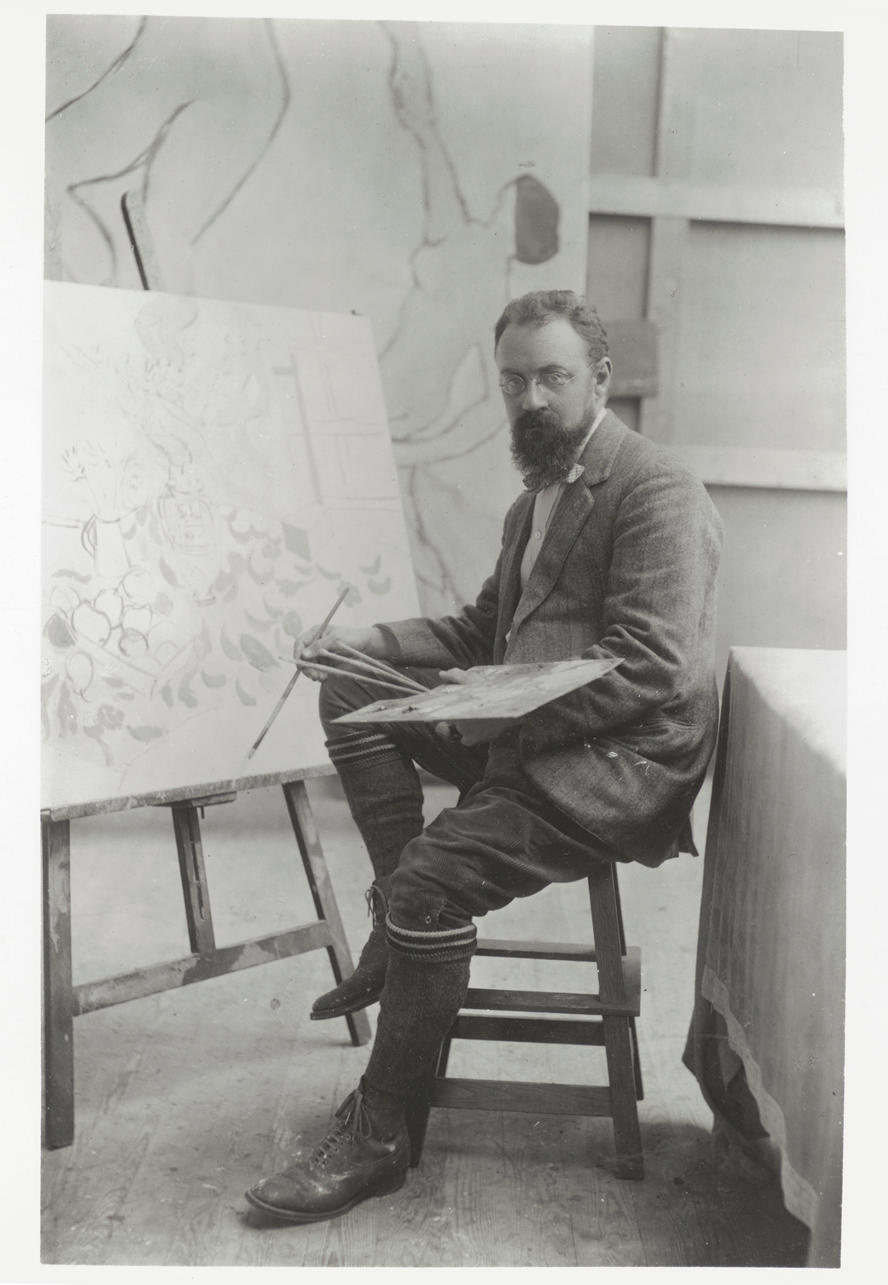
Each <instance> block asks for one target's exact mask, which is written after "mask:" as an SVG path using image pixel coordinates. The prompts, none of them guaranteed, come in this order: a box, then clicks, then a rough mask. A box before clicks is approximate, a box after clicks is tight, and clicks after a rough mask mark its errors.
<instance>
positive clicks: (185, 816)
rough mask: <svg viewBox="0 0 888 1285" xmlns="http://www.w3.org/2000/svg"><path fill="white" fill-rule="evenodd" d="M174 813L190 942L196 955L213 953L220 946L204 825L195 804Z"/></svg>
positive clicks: (179, 807)
mask: <svg viewBox="0 0 888 1285" xmlns="http://www.w3.org/2000/svg"><path fill="white" fill-rule="evenodd" d="M170 810H171V812H172V814H173V830H174V832H175V835H176V851H177V852H178V854H179V873H180V875H181V876H182V893H183V896H184V898H185V918H186V920H187V922H188V941H189V943H190V945H191V949H192V950H193V951H194V953H195V954H196V955H200V954H202V953H203V952H204V951H209V950H213V949H214V948H215V945H216V939H215V935H214V933H213V916H212V914H211V912H210V890H209V888H208V887H207V872H206V869H205V867H204V854H203V844H202V842H201V838H200V822H199V820H198V816H197V808H196V807H195V805H194V804H193V803H174V804H173V805H172V807H171V809H170Z"/></svg>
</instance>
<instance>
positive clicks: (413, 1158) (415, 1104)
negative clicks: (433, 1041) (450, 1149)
mask: <svg viewBox="0 0 888 1285" xmlns="http://www.w3.org/2000/svg"><path fill="white" fill-rule="evenodd" d="M449 1054H450V1036H449V1035H448V1036H447V1038H446V1039H445V1041H444V1043H443V1044H442V1045H441V1047H440V1049H439V1050H438V1059H437V1061H436V1063H435V1069H434V1071H433V1073H432V1074H431V1075H430V1076H429V1078H428V1080H427V1081H426V1083H425V1085H424V1086H423V1087H422V1088H421V1089H420V1090H419V1092H418V1093H417V1094H416V1096H415V1097H414V1098H412V1099H411V1100H410V1101H409V1102H408V1103H407V1105H406V1107H405V1108H404V1118H405V1121H406V1124H407V1133H408V1136H409V1138H410V1168H411V1169H415V1168H416V1166H417V1165H418V1164H419V1162H420V1160H421V1159H422V1149H423V1147H424V1145H425V1136H426V1130H427V1129H428V1127H429V1116H430V1115H431V1111H432V1090H433V1088H434V1084H435V1080H441V1079H443V1078H444V1076H445V1074H446V1072H447V1058H448V1056H449Z"/></svg>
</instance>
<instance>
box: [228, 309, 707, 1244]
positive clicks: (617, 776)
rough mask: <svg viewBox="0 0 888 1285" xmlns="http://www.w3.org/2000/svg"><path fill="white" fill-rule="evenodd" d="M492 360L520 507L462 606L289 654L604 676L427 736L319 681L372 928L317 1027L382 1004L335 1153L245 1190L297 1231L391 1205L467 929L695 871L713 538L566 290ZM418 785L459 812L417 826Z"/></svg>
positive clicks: (501, 331) (413, 667) (701, 493)
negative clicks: (372, 714) (667, 867)
mask: <svg viewBox="0 0 888 1285" xmlns="http://www.w3.org/2000/svg"><path fill="white" fill-rule="evenodd" d="M494 351H495V356H496V362H497V366H498V367H499V370H500V387H501V389H502V393H503V398H504V401H505V406H506V412H507V415H508V418H509V424H510V426H511V433H512V456H513V459H514V460H515V463H516V464H517V466H518V468H519V470H520V471H521V473H522V475H523V478H524V483H525V488H526V490H525V492H524V494H523V495H521V496H520V497H519V498H518V499H517V500H516V501H515V503H514V504H513V505H512V507H511V508H510V510H509V512H508V514H507V515H506V519H505V525H504V531H503V542H502V549H501V552H500V555H499V559H498V561H497V563H496V567H495V569H494V572H493V574H492V575H491V576H490V578H489V579H488V580H487V581H486V582H485V584H484V585H483V587H482V589H481V591H480V593H479V595H478V598H477V600H476V602H475V603H474V604H473V605H469V606H466V607H465V608H464V609H463V610H462V611H461V612H459V613H458V614H457V615H453V616H446V617H443V618H441V619H437V620H434V619H425V618H417V619H411V620H402V621H399V622H396V623H391V624H380V625H373V626H371V627H369V628H367V629H365V630H361V629H346V628H339V629H336V628H334V629H331V630H329V631H328V632H327V633H326V634H324V635H323V636H322V637H321V638H319V639H317V640H316V641H315V642H314V643H313V644H309V645H305V646H300V644H298V643H297V654H298V656H299V657H300V658H301V659H302V660H303V661H311V660H312V659H313V658H314V659H317V653H318V651H319V650H320V649H322V648H323V649H325V650H329V651H334V652H335V651H336V650H337V645H338V643H340V642H341V643H344V644H347V645H348V646H351V647H357V648H358V649H359V650H361V651H363V652H365V653H366V654H367V655H369V656H373V657H377V658H379V659H383V660H386V661H388V662H389V663H390V664H393V665H396V666H398V667H400V668H403V669H404V671H405V672H406V673H408V674H409V675H411V676H412V677H413V678H416V679H418V680H419V681H420V682H421V683H423V684H424V685H425V686H427V687H433V686H435V685H436V684H439V683H441V682H446V681H450V682H456V681H460V679H461V677H463V671H464V670H466V669H468V668H469V667H470V666H473V665H491V664H521V663H527V662H534V661H555V660H566V659H569V658H574V657H584V658H590V659H594V658H597V659H606V660H616V661H619V664H618V665H617V666H616V667H615V668H613V669H611V670H610V671H609V672H608V673H607V674H606V675H605V676H604V677H601V678H599V679H598V680H596V681H595V682H594V683H591V684H589V685H588V686H586V687H583V688H580V689H578V690H576V691H574V692H572V693H570V694H569V695H567V696H562V697H559V698H558V699H556V700H553V701H550V702H549V703H548V704H546V705H543V706H541V707H540V708H538V709H536V710H534V711H532V712H531V713H530V714H527V715H525V716H524V717H522V718H521V719H519V720H496V721H492V720H491V721H475V720H473V721H471V722H465V723H457V724H439V725H437V726H436V727H431V726H429V725H422V724H403V723H401V724H386V725H381V724H342V723H337V722H336V721H335V720H336V719H337V718H338V717H339V716H340V715H342V714H345V713H348V712H350V711H353V710H355V709H358V708H360V707H361V706H364V705H368V704H370V703H372V702H373V701H375V700H376V699H377V695H376V693H375V690H374V688H373V687H371V686H367V685H364V684H363V683H362V682H361V680H360V679H357V678H354V677H351V676H345V675H343V676H341V677H339V676H336V677H329V676H328V677H326V678H325V679H324V681H323V686H322V688H321V697H320V714H321V718H322V721H323V724H324V728H325V730H326V733H327V747H328V750H329V754H330V758H331V760H332V761H333V763H334V764H335V766H336V768H337V771H338V773H339V777H340V780H341V782H342V786H343V790H344V793H345V797H346V799H347V801H348V804H349V807H350V810H351V813H352V816H353V817H354V820H355V822H356V824H357V826H358V829H359V830H360V833H361V835H362V837H363V839H364V842H365V844H366V847H367V851H368V853H369V856H370V861H371V863H372V866H373V873H374V879H373V883H372V886H371V888H370V891H369V893H368V902H369V904H370V905H371V908H372V911H373V929H372V932H371V934H370V939H369V941H368V942H367V944H366V946H365V947H364V949H363V951H362V953H361V955H360V958H359V961H358V965H357V967H356V969H355V972H354V974H353V975H352V976H351V977H350V978H347V979H346V980H345V981H343V982H342V983H341V984H340V985H339V986H337V987H336V988H335V989H334V990H332V991H330V992H328V993H327V994H326V995H323V996H321V997H320V998H319V999H318V1000H316V1001H315V1004H314V1007H313V1009H312V1014H311V1016H312V1017H313V1018H314V1019H317V1020H320V1019H325V1018H330V1017H336V1016H341V1015H343V1014H345V1013H348V1012H354V1011H356V1010H357V1009H360V1008H364V1007H366V1006H367V1005H369V1004H372V1003H374V1002H376V1001H377V1000H379V1002H380V1013H379V1021H378V1025H377V1031H376V1038H375V1041H374V1045H373V1050H372V1052H371V1055H370V1060H369V1063H368V1065H367V1068H366V1070H365V1072H364V1075H363V1076H362V1078H361V1081H360V1083H359V1085H358V1087H357V1088H356V1089H355V1090H354V1092H353V1093H351V1094H350V1095H349V1097H348V1098H347V1099H346V1101H345V1102H344V1103H343V1104H342V1106H341V1107H340V1108H339V1111H338V1112H337V1116H336V1120H335V1123H334V1124H333V1127H332V1129H331V1131H330V1133H329V1134H328V1135H327V1137H326V1138H325V1139H324V1140H323V1141H322V1142H321V1143H320V1145H319V1146H318V1147H317V1148H316V1150H315V1151H314V1152H313V1153H312V1154H311V1155H310V1156H309V1157H308V1159H306V1160H303V1161H301V1162H299V1163H297V1164H294V1165H293V1166H291V1167H290V1168H289V1169H287V1170H285V1171H284V1172H283V1173H281V1174H278V1175H276V1176H275V1177H272V1178H267V1179H265V1180H263V1181H262V1182H260V1183H259V1184H258V1185H257V1186H256V1187H254V1188H253V1189H252V1190H251V1191H250V1192H248V1193H247V1198H248V1200H249V1201H250V1203H251V1204H253V1205H254V1206H256V1207H258V1208H260V1209H262V1210H264V1211H265V1212H266V1213H270V1214H272V1215H275V1216H276V1217H278V1218H281V1219H285V1220H289V1221H292V1222H311V1221H316V1220H318V1219H323V1218H331V1217H334V1216H335V1215H337V1214H341V1213H343V1212H345V1210H347V1209H350V1208H352V1207H353V1206H354V1205H356V1204H357V1203H358V1202H360V1201H362V1200H366V1199H367V1198H368V1197H370V1196H377V1195H383V1194H385V1193H388V1192H391V1191H394V1190H396V1189H397V1188H398V1187H400V1186H401V1185H402V1184H403V1182H404V1180H405V1177H406V1172H407V1168H408V1164H409V1159H410V1146H409V1139H408V1134H407V1128H406V1123H405V1108H407V1107H409V1104H410V1102H411V1100H412V1099H413V1097H414V1096H415V1095H417V1094H419V1093H421V1092H422V1088H423V1085H424V1083H425V1082H426V1080H427V1077H428V1076H429V1075H430V1073H431V1071H432V1068H433V1066H434V1061H435V1057H436V1054H437V1051H438V1048H439V1046H440V1044H441V1043H442V1041H443V1039H444V1037H445V1035H446V1034H447V1032H448V1030H449V1028H450V1026H451V1025H452V1023H453V1021H454V1019H455V1017H456V1014H457V1012H458V1011H459V1008H460V1006H461V1004H462V1001H463V999H464V998H465V993H466V989H467V986H468V978H469V964H470V961H471V958H472V954H473V952H474V949H475V941H476V929H475V922H474V921H475V919H476V918H477V917H478V916H480V915H484V914H486V913H487V912H488V911H489V910H494V909H498V908H500V907H502V906H505V905H506V904H507V903H508V902H510V901H511V900H512V899H513V898H515V897H527V896H530V895H531V894H533V893H535V892H538V891H540V890H541V889H542V888H544V887H546V886H547V885H548V884H550V883H553V882H566V881H570V880H579V879H583V878H585V877H587V876H588V875H589V873H590V871H591V870H592V868H593V866H594V864H595V863H596V862H602V861H638V862H641V863H643V864H644V865H648V866H658V865H660V864H661V863H662V862H663V861H665V860H667V859H668V858H672V857H675V856H677V855H678V853H679V851H691V852H693V851H694V846H693V840H692V838H691V833H690V825H689V815H690V810H691V806H692V804H693V802H694V798H695V797H696V794H697V792H698V790H699V788H700V785H701V783H702V780H703V776H704V773H705V770H706V765H707V763H708V761H709V758H710V755H711V753H712V750H713V746H714V741H715V733H716V725H717V717H718V715H717V710H718V706H717V693H716V685H715V679H714V673H713V656H712V651H713V632H714V616H715V578H716V571H717V567H718V559H719V554H720V550H721V522H720V519H719V517H718V514H717V513H716V510H715V508H714V507H713V505H712V503H711V501H710V499H709V497H708V495H707V493H706V491H705V489H704V487H703V486H702V484H701V483H700V482H699V481H698V480H697V479H696V478H695V477H693V476H692V475H691V474H690V473H689V472H688V471H687V470H686V469H685V468H684V467H683V466H682V465H681V464H680V463H679V462H677V461H676V460H675V459H673V458H671V457H670V456H669V455H668V453H667V452H665V451H664V450H661V449H660V448H658V447H657V446H655V445H653V444H652V443H650V442H648V441H646V440H645V439H644V438H642V437H640V436H639V435H638V434H637V433H633V432H631V431H630V430H629V429H628V428H627V427H626V426H625V425H624V424H623V423H621V422H620V420H619V419H617V417H616V416H615V415H614V414H613V413H612V412H611V411H609V410H608V409H607V397H608V390H609V387H610V382H611V377H612V364H611V360H610V357H609V355H608V348H607V337H606V334H605V331H604V329H603V327H602V325H601V322H600V321H599V319H598V316H597V313H596V312H595V310H594V309H593V308H589V307H586V306H585V305H584V304H583V303H582V301H581V300H579V299H578V298H577V297H576V295H574V294H573V293H572V292H571V291H562V290H552V291H541V292H536V293H533V294H528V295H524V296H523V297H522V298H520V299H517V300H514V301H513V302H512V303H510V304H509V305H508V306H507V308H506V309H505V311H504V312H503V315H502V316H501V317H500V319H499V321H498V322H497V323H496V327H495V330H494ZM316 676H317V677H319V678H320V677H321V676H320V674H317V675H316ZM417 765H419V766H420V767H423V768H425V769H426V770H428V771H430V772H431V773H433V774H434V775H435V776H437V777H440V778H442V779H443V780H446V781H449V782H451V783H452V784H454V785H456V786H457V787H458V788H459V791H460V793H459V801H458V803H457V804H456V805H455V806H454V807H450V808H446V809H444V811H443V812H442V813H441V814H440V815H439V816H438V817H437V818H436V819H435V820H434V821H432V822H431V824H429V825H428V826H424V822H423V813H422V802H423V794H422V787H421V782H420V777H419V774H418V772H417Z"/></svg>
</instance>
